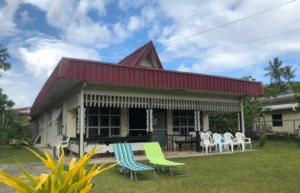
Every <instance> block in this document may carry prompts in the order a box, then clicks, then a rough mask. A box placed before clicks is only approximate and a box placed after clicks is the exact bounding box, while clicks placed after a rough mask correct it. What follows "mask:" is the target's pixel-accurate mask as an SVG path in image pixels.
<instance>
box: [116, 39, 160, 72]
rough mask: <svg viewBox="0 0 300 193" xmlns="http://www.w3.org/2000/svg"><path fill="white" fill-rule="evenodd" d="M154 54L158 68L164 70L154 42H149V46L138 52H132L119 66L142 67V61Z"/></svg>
mask: <svg viewBox="0 0 300 193" xmlns="http://www.w3.org/2000/svg"><path fill="white" fill-rule="evenodd" d="M149 53H152V56H153V58H154V60H155V62H156V64H157V67H158V68H160V69H163V67H162V65H161V62H160V60H159V58H158V55H157V53H156V51H155V48H154V46H153V43H152V41H150V42H148V43H147V44H145V45H143V46H142V47H140V48H139V49H137V50H136V51H134V52H132V53H131V54H130V55H128V56H127V57H126V58H124V59H123V60H121V61H120V62H118V65H124V66H140V64H141V63H142V61H143V60H144V59H145V57H146V56H147V55H148V54H149Z"/></svg>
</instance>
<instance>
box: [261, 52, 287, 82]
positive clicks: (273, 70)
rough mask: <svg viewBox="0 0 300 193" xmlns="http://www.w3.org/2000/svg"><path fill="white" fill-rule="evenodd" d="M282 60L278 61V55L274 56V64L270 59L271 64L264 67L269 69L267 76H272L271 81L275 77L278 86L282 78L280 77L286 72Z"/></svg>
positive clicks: (266, 69)
mask: <svg viewBox="0 0 300 193" xmlns="http://www.w3.org/2000/svg"><path fill="white" fill-rule="evenodd" d="M281 65H282V61H278V57H277V58H274V62H273V64H272V62H271V61H269V66H268V67H266V68H264V70H265V71H269V72H268V73H266V74H265V76H270V77H271V82H270V83H272V81H273V80H274V79H275V83H276V85H277V86H278V84H280V82H281V79H280V77H281V76H283V74H284V68H282V67H281Z"/></svg>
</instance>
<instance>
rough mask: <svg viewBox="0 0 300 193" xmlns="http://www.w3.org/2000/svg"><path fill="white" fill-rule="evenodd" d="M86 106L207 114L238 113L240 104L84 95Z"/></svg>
mask: <svg viewBox="0 0 300 193" xmlns="http://www.w3.org/2000/svg"><path fill="white" fill-rule="evenodd" d="M84 103H85V105H86V106H98V107H121V108H151V109H152V108H153V109H173V110H200V111H208V112H240V111H241V108H240V103H233V102H214V101H200V100H199V101H198V100H183V99H166V98H146V97H137V96H114V95H94V94H86V95H84Z"/></svg>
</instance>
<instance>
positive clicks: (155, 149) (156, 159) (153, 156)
mask: <svg viewBox="0 0 300 193" xmlns="http://www.w3.org/2000/svg"><path fill="white" fill-rule="evenodd" d="M143 145H144V149H145V152H146V156H147V158H148V159H149V161H150V162H151V163H152V164H154V165H156V166H157V171H159V167H158V166H159V165H162V166H163V167H162V170H163V171H164V166H169V167H170V171H171V175H172V176H173V177H179V176H188V175H190V172H189V168H188V166H187V164H186V163H177V162H172V161H169V160H166V159H165V157H164V154H163V153H162V151H161V148H160V145H159V143H158V142H153V143H144V144H143ZM181 165H186V168H187V172H188V174H187V175H176V176H174V175H173V172H172V168H171V166H175V167H176V168H177V170H178V167H177V166H181Z"/></svg>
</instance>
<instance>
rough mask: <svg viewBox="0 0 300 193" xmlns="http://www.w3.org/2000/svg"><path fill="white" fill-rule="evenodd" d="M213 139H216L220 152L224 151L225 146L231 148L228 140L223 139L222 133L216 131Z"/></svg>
mask: <svg viewBox="0 0 300 193" xmlns="http://www.w3.org/2000/svg"><path fill="white" fill-rule="evenodd" d="M213 139H214V140H215V143H216V146H217V147H219V149H220V153H222V149H223V147H225V148H227V150H229V147H228V142H227V141H226V140H225V139H222V136H221V135H220V134H218V133H214V134H213ZM216 149H217V148H216Z"/></svg>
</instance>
